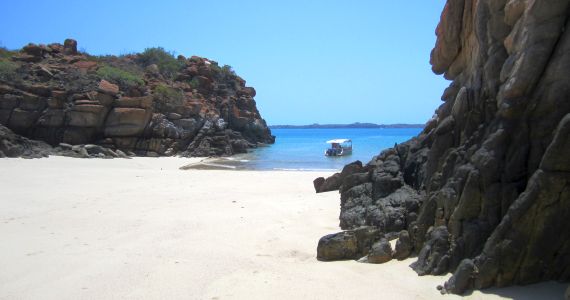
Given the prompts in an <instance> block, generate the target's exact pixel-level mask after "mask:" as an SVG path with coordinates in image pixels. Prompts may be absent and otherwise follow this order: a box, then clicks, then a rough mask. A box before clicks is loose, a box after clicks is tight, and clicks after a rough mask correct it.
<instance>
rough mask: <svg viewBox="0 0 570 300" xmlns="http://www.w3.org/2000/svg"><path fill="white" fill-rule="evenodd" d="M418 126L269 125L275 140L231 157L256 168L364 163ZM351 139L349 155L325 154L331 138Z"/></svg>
mask: <svg viewBox="0 0 570 300" xmlns="http://www.w3.org/2000/svg"><path fill="white" fill-rule="evenodd" d="M421 130H422V129H421V128H389V129H388V128H374V129H367V128H338V129H272V130H271V132H272V133H273V135H275V136H276V137H277V138H276V140H275V144H273V145H271V146H267V147H261V148H258V149H254V150H253V151H251V152H250V153H248V154H243V155H239V156H235V157H232V158H231V159H232V160H239V161H240V162H241V163H240V165H241V167H243V168H247V169H256V170H340V169H342V167H343V166H344V165H346V164H347V163H350V162H352V161H355V160H360V161H362V162H363V163H367V162H369V161H370V159H371V158H372V157H373V156H374V155H377V154H379V153H380V152H381V151H382V150H383V149H386V148H389V147H392V146H394V144H395V143H401V142H404V141H406V140H408V139H410V138H411V137H412V136H416V135H417V134H418V133H420V132H421ZM337 138H348V139H351V140H352V148H353V153H352V155H349V156H342V157H326V156H325V155H324V152H325V149H327V147H328V144H326V143H325V142H326V141H327V140H331V139H337Z"/></svg>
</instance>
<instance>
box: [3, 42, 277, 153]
mask: <svg viewBox="0 0 570 300" xmlns="http://www.w3.org/2000/svg"><path fill="white" fill-rule="evenodd" d="M15 75H17V76H15ZM254 96H255V90H254V89H253V88H251V87H246V86H245V80H243V79H242V78H240V77H239V76H237V75H236V74H235V73H234V72H233V71H232V70H231V68H230V67H224V68H220V67H219V66H218V63H217V62H215V61H212V60H208V59H206V58H202V57H197V56H192V57H191V58H188V59H187V58H185V57H183V56H178V57H177V58H174V55H173V54H172V53H169V52H167V51H165V50H164V49H163V48H160V47H157V48H147V49H146V50H145V51H144V52H143V53H139V54H128V55H122V56H112V55H106V56H91V55H89V54H87V53H82V52H78V51H77V42H76V41H74V40H71V39H67V40H65V42H64V44H63V45H62V44H58V43H54V44H49V45H36V44H28V45H26V46H25V47H24V48H22V49H21V50H19V51H8V50H5V49H1V51H0V124H3V125H4V126H6V127H7V130H11V131H13V132H14V133H15V134H20V135H23V136H24V137H26V138H30V139H39V140H42V141H45V142H47V143H49V144H51V145H53V146H57V145H58V144H60V143H64V144H65V145H67V144H70V145H80V144H89V145H92V146H89V147H87V148H86V149H84V150H85V151H87V152H85V151H84V150H81V149H82V148H77V147H76V148H74V149H76V150H77V149H79V150H77V151H79V152H77V151H71V152H69V151H68V152H66V153H69V154H70V155H72V156H77V155H79V156H81V157H86V155H87V154H88V156H89V157H92V156H95V157H97V156H98V155H107V156H109V155H110V156H113V157H114V156H115V154H117V153H135V154H137V155H149V156H160V155H175V154H179V155H184V156H219V155H232V154H235V153H240V152H245V151H247V149H248V148H253V147H257V145H258V144H259V143H273V142H274V137H273V136H272V135H271V131H270V130H269V128H268V127H267V124H266V123H265V121H264V120H263V119H262V118H261V115H260V114H259V111H258V110H257V108H256V106H255V101H254V100H253V97H254ZM13 140H21V141H23V139H13ZM66 147H67V146H66ZM97 147H99V148H97ZM101 147H102V148H101ZM12 148H13V147H12ZM14 149H15V148H14ZM66 149H67V148H66ZM89 151H91V152H93V153H90V152H89ZM9 152H10V153H23V152H21V151H20V152H18V151H9ZM56 152H57V151H56ZM80 152H81V153H80ZM58 153H63V152H61V151H59V152H58ZM85 153H87V154H85ZM113 153H115V154H113Z"/></svg>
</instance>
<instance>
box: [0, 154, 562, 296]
mask: <svg viewBox="0 0 570 300" xmlns="http://www.w3.org/2000/svg"><path fill="white" fill-rule="evenodd" d="M201 160H202V159H198V158H190V159H188V158H178V157H169V158H142V157H136V158H133V159H74V158H67V157H50V158H45V159H34V160H28V159H2V160H0V170H2V172H0V185H1V189H0V236H2V243H0V299H157V298H160V299H268V298H271V299H351V298H353V299H354V298H359V299H378V298H379V297H380V298H384V299H394V298H398V299H434V298H435V299H438V298H439V297H442V299H443V298H445V299H459V296H456V295H445V296H441V295H440V294H439V291H437V290H436V286H437V285H438V284H441V283H443V282H444V281H445V280H446V279H447V278H448V277H449V274H448V275H446V276H424V277H418V276H417V275H416V274H415V273H414V272H413V271H412V270H411V269H410V268H409V267H408V265H409V264H410V263H411V262H412V261H413V259H408V260H405V261H390V262H388V263H386V264H384V265H373V264H362V263H358V262H355V261H340V262H319V261H317V260H316V246H317V242H318V239H319V238H320V237H321V236H322V235H324V234H327V233H334V232H337V231H340V229H339V227H338V213H339V195H338V193H337V192H328V193H322V194H316V193H315V192H314V189H313V185H312V180H313V179H314V178H316V177H319V176H324V177H327V176H330V175H332V173H333V172H308V171H253V170H247V171H240V172H234V171H232V170H187V171H183V170H180V169H179V168H180V167H181V166H183V165H186V164H190V163H196V162H200V161H201ZM566 286H567V285H564V284H558V283H553V282H546V283H541V284H538V285H532V286H527V287H510V288H506V289H490V290H483V291H473V292H471V294H469V295H468V296H467V298H469V299H499V298H516V299H527V298H528V299H531V298H533V297H537V296H540V297H541V298H542V299H550V298H552V299H560V296H561V295H563V293H564V290H565V288H566Z"/></svg>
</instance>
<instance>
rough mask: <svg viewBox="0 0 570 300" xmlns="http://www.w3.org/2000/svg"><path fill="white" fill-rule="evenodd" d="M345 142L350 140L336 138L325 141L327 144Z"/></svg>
mask: <svg viewBox="0 0 570 300" xmlns="http://www.w3.org/2000/svg"><path fill="white" fill-rule="evenodd" d="M347 142H352V141H351V140H350V139H336V140H330V141H327V144H342V143H347Z"/></svg>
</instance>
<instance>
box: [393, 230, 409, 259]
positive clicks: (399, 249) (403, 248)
mask: <svg viewBox="0 0 570 300" xmlns="http://www.w3.org/2000/svg"><path fill="white" fill-rule="evenodd" d="M413 247H414V246H413V244H412V239H411V238H410V234H409V233H408V231H406V230H402V231H400V234H399V235H398V240H397V241H396V247H395V249H394V254H393V257H394V258H395V259H397V260H403V259H406V258H408V257H409V256H410V255H411V254H412V250H413Z"/></svg>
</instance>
